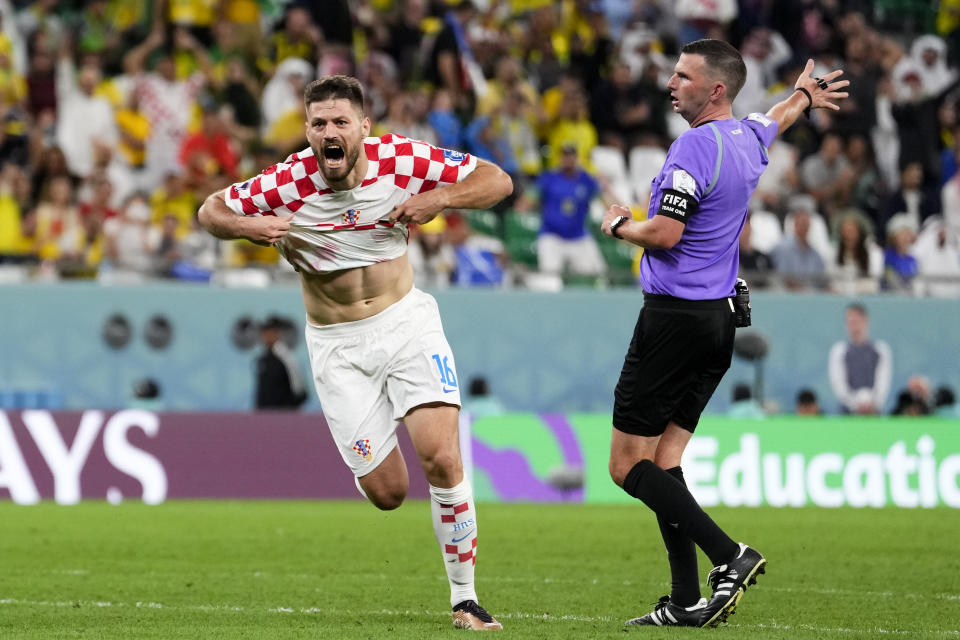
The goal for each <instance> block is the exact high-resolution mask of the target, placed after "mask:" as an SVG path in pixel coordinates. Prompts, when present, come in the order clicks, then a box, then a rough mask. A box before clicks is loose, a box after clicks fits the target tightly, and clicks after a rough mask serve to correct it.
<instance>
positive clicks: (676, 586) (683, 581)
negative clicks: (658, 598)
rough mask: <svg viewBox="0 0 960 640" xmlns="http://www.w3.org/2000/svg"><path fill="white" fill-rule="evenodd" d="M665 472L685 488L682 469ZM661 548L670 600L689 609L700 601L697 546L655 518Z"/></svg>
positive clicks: (660, 517) (673, 527)
mask: <svg viewBox="0 0 960 640" xmlns="http://www.w3.org/2000/svg"><path fill="white" fill-rule="evenodd" d="M666 472H667V473H669V474H670V475H671V476H673V477H674V478H676V479H677V480H678V481H679V482H680V484H682V485H683V486H687V483H686V482H685V481H684V479H683V469H681V468H680V467H673V468H672V469H666ZM657 523H659V525H660V535H661V536H662V537H663V546H665V547H666V548H667V560H668V561H669V562H670V578H671V580H672V581H673V586H672V588H671V591H670V600H671V601H672V602H673V603H674V604H676V605H679V606H681V607H691V606H693V605H695V604H697V602H698V601H699V600H700V575H699V574H698V572H697V546H696V545H695V544H694V543H693V540H691V539H690V538H688V537H687V536H685V535H683V534H681V533H680V529H679V527H678V526H676V525H675V524H671V523H669V522H667V521H666V520H665V519H664V518H663V516H660V515H658V516H657Z"/></svg>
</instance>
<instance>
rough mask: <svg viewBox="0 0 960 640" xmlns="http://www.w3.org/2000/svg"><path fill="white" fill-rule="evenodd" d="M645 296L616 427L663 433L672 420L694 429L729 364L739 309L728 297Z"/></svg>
mask: <svg viewBox="0 0 960 640" xmlns="http://www.w3.org/2000/svg"><path fill="white" fill-rule="evenodd" d="M643 298H644V301H643V309H641V310H640V317H639V318H638V319H637V326H636V329H634V332H633V340H631V341H630V348H629V349H628V350H627V356H626V358H624V361H623V371H621V372H620V381H619V382H617V388H616V390H615V391H614V404H613V426H614V427H615V428H616V429H619V430H620V431H623V432H624V433H631V434H634V435H638V436H658V435H661V434H663V432H664V431H665V430H666V428H667V424H668V423H669V422H670V421H671V420H672V421H674V422H676V423H677V424H678V425H680V426H681V427H683V428H684V429H686V430H687V431H690V432H691V433H693V431H694V429H696V428H697V423H698V422H699V421H700V414H701V413H703V409H704V407H706V406H707V402H708V401H709V400H710V396H712V395H713V392H714V391H715V390H716V389H717V385H718V384H720V379H721V378H723V374H724V373H726V371H727V369H729V368H730V361H731V359H732V358H733V338H734V333H735V331H736V314H735V313H734V311H733V308H732V306H731V304H730V300H729V299H728V298H721V299H719V300H682V299H680V298H673V297H671V296H661V295H652V294H645V295H644V297H643Z"/></svg>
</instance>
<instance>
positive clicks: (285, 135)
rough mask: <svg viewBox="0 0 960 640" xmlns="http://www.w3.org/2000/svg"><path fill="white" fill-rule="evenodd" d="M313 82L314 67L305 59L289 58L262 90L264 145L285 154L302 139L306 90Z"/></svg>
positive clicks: (261, 108)
mask: <svg viewBox="0 0 960 640" xmlns="http://www.w3.org/2000/svg"><path fill="white" fill-rule="evenodd" d="M312 79H313V68H312V67H311V65H310V63H309V62H307V61H306V60H304V59H303V58H287V59H285V60H284V61H283V62H281V63H280V65H279V66H278V67H277V69H276V71H275V72H274V74H273V77H272V78H270V80H269V82H267V84H266V85H265V86H264V87H263V95H262V96H261V98H260V112H261V113H262V114H263V126H262V128H261V131H262V136H263V141H264V143H266V144H268V145H270V146H272V147H275V148H276V149H278V150H280V151H281V152H283V153H284V154H286V153H289V152H291V151H293V150H294V149H295V148H296V146H297V145H299V144H300V141H301V139H302V136H303V88H304V87H305V86H307V83H308V82H309V81H310V80H312Z"/></svg>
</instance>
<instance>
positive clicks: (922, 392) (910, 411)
mask: <svg viewBox="0 0 960 640" xmlns="http://www.w3.org/2000/svg"><path fill="white" fill-rule="evenodd" d="M932 405H933V395H932V394H931V392H930V380H929V379H928V378H927V377H926V376H922V375H912V376H910V377H909V378H907V386H906V387H905V388H904V389H902V390H901V391H900V393H898V394H897V403H896V405H895V406H894V407H893V411H891V412H890V415H893V416H926V415H929V414H930V411H931V409H932Z"/></svg>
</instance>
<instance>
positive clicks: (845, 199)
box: [800, 131, 855, 217]
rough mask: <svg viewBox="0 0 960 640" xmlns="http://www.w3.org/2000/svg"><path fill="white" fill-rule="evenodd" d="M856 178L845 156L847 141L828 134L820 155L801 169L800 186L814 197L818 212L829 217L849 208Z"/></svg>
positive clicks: (807, 159) (824, 138) (811, 159)
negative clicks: (844, 145)
mask: <svg viewBox="0 0 960 640" xmlns="http://www.w3.org/2000/svg"><path fill="white" fill-rule="evenodd" d="M854 178H855V175H854V173H853V169H852V168H851V167H850V163H849V162H848V161H847V158H846V156H844V155H843V138H841V137H840V135H839V134H838V133H836V132H833V131H828V132H827V133H826V134H824V136H823V140H822V141H821V142H820V149H819V150H818V151H817V153H815V154H813V155H811V156H808V157H807V158H806V159H805V160H804V161H803V163H802V164H801V165H800V182H801V184H802V185H803V188H804V190H805V191H806V192H807V193H809V194H810V195H812V196H813V197H814V199H815V200H816V202H817V208H818V209H819V210H820V211H822V212H823V213H824V214H826V215H827V216H828V217H829V215H830V214H831V213H832V212H833V210H834V209H835V208H838V207H841V206H844V205H847V204H849V202H850V198H851V195H852V193H853V182H854Z"/></svg>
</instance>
